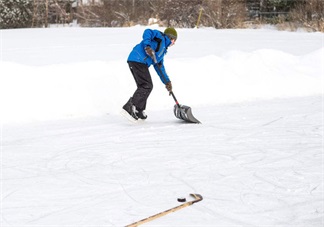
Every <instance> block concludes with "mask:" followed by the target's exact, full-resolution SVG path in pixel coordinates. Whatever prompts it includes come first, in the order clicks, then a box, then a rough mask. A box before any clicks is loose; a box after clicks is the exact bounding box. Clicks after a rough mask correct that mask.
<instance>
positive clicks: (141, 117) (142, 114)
mask: <svg viewBox="0 0 324 227" xmlns="http://www.w3.org/2000/svg"><path fill="white" fill-rule="evenodd" d="M136 114H137V116H138V118H140V119H142V120H145V119H146V118H147V115H146V113H145V112H144V110H138V111H137V112H136Z"/></svg>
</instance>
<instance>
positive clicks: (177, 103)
mask: <svg viewBox="0 0 324 227" xmlns="http://www.w3.org/2000/svg"><path fill="white" fill-rule="evenodd" d="M170 94H171V95H172V98H173V99H174V101H175V103H176V105H177V106H178V107H180V104H179V102H178V100H177V98H176V97H175V95H174V94H173V91H171V92H170Z"/></svg>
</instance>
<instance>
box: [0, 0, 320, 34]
mask: <svg viewBox="0 0 324 227" xmlns="http://www.w3.org/2000/svg"><path fill="white" fill-rule="evenodd" d="M150 18H154V19H155V20H154V23H159V24H160V25H161V26H174V27H182V28H193V27H202V26H205V27H214V28H244V27H246V26H248V25H251V24H264V23H267V24H269V23H271V24H277V25H278V24H279V25H285V26H290V27H306V28H309V29H311V30H314V31H322V32H323V31H324V0H0V28H1V29H6V28H30V27H47V26H48V25H49V24H69V23H71V22H72V21H77V23H78V24H79V25H80V26H85V27H123V26H132V25H136V24H141V25H147V24H148V23H149V21H150V20H149V19H150ZM151 21H153V20H151Z"/></svg>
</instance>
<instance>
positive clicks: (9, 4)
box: [0, 0, 33, 29]
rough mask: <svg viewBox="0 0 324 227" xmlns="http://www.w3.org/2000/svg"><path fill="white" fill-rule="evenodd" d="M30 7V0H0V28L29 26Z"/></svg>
mask: <svg viewBox="0 0 324 227" xmlns="http://www.w3.org/2000/svg"><path fill="white" fill-rule="evenodd" d="M32 8H33V3H32V0H0V29H7V28H27V27H31V24H32Z"/></svg>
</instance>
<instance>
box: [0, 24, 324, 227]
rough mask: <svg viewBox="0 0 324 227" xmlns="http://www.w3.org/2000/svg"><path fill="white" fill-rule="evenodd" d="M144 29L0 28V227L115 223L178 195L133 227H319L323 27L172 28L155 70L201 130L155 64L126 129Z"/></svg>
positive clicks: (323, 201) (323, 208)
mask: <svg viewBox="0 0 324 227" xmlns="http://www.w3.org/2000/svg"><path fill="white" fill-rule="evenodd" d="M151 28H154V29H161V30H163V28H158V27H156V26H152V27H151ZM144 29H145V27H141V26H136V27H131V28H51V29H17V30H1V31H0V38H1V39H0V48H1V51H0V54H1V56H0V58H1V61H0V101H1V105H0V110H1V226H6V227H7V226H8V227H9V226H15V227H18V226H19V227H21V226H125V225H127V224H130V223H132V222H135V221H138V220H140V219H143V218H145V217H148V216H151V215H153V214H155V213H158V212H161V211H164V210H166V209H169V208H172V207H174V206H177V205H179V203H178V202H177V198H178V197H186V198H187V201H188V200H190V197H189V194H190V193H199V194H201V195H202V196H203V197H204V200H203V201H201V202H199V203H197V204H194V205H193V206H190V207H187V208H184V209H183V210H180V211H177V212H176V213H172V214H170V215H168V216H165V217H162V218H160V219H157V220H154V221H152V222H150V223H147V224H145V226H226V227H227V226H303V227H308V226H312V227H313V226H323V224H324V215H323V212H324V195H323V167H324V164H323V161H324V159H323V93H324V92H323V89H324V63H323V62H324V35H323V33H304V32H285V31H276V30H271V29H258V30H249V29H246V30H216V29H211V28H204V29H178V34H179V39H178V41H177V43H176V45H175V46H173V47H171V48H169V51H168V54H167V56H166V59H165V65H166V69H167V72H168V74H169V76H170V78H171V80H172V82H173V87H174V93H175V95H176V96H177V98H178V99H179V102H180V103H181V104H186V105H189V106H191V107H192V110H193V114H194V116H195V117H197V118H198V119H199V120H200V121H201V122H202V124H200V125H196V124H185V123H183V122H182V121H181V120H179V119H176V118H175V117H174V115H173V112H172V111H173V105H174V102H173V99H172V98H171V97H169V96H168V94H167V91H166V90H165V88H164V86H163V85H162V84H161V82H160V81H159V78H158V76H157V75H156V73H155V72H154V70H151V74H152V78H153V82H154V86H155V87H154V90H153V92H152V95H151V96H150V98H149V102H148V106H147V111H146V112H147V114H148V119H147V120H146V122H143V123H141V124H131V123H129V122H128V121H126V120H125V119H123V118H122V117H121V116H120V115H119V112H120V110H121V106H122V105H123V104H124V103H125V102H126V101H127V100H128V98H129V97H130V96H131V95H132V93H133V91H134V89H135V83H134V81H133V78H132V75H131V74H130V72H129V69H128V66H127V63H126V59H127V56H128V53H129V52H130V50H131V48H132V47H133V46H134V45H135V44H137V42H139V41H140V39H141V35H142V32H143V31H144ZM143 226H144V225H143Z"/></svg>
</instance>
